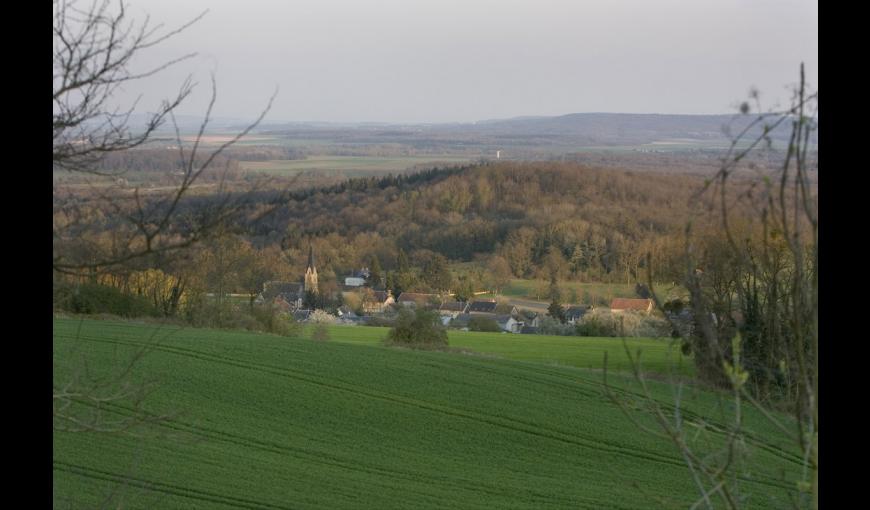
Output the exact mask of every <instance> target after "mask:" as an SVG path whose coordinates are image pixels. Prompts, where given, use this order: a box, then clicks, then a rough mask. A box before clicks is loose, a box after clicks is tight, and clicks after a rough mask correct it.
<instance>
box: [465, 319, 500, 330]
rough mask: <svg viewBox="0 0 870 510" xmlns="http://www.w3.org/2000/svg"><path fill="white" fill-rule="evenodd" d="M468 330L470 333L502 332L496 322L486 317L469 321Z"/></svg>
mask: <svg viewBox="0 0 870 510" xmlns="http://www.w3.org/2000/svg"><path fill="white" fill-rule="evenodd" d="M468 329H469V330H470V331H490V332H496V333H497V332H499V331H501V328H500V327H498V323H497V322H496V321H494V320H493V319H488V318H486V317H472V318H471V319H470V320H469V321H468Z"/></svg>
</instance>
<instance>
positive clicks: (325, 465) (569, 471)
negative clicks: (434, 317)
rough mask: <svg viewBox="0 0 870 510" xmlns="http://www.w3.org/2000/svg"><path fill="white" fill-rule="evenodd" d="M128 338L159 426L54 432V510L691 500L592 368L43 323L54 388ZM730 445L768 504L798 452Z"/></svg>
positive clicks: (128, 326) (101, 366) (674, 467)
mask: <svg viewBox="0 0 870 510" xmlns="http://www.w3.org/2000/svg"><path fill="white" fill-rule="evenodd" d="M348 329H351V328H348ZM363 329H364V328H357V330H360V331H361V330H363ZM503 336H507V335H503ZM493 341H495V339H493ZM456 343H458V341H457V342H456ZM142 345H150V346H151V351H150V352H149V353H148V355H147V356H145V357H144V358H143V359H142V361H141V364H140V365H139V366H137V371H136V376H137V377H144V376H145V374H147V375H148V378H149V379H153V380H156V381H157V389H156V390H155V392H154V393H153V394H151V395H150V396H149V398H148V401H147V408H148V409H149V411H151V412H153V413H177V414H176V417H175V418H174V419H173V420H172V421H171V422H169V423H168V424H165V425H162V426H160V427H151V428H147V429H143V430H135V431H134V432H137V433H139V434H140V435H141V436H142V437H140V438H135V437H130V436H128V435H106V434H103V435H95V434H90V433H60V432H56V433H55V434H54V491H55V492H54V499H55V508H67V507H68V506H69V507H72V508H93V507H96V506H97V504H98V502H99V501H101V500H102V499H104V498H106V497H107V496H108V495H110V494H111V493H112V491H115V496H116V497H121V498H123V506H124V507H125V508H217V509H220V508H258V509H259V508H269V509H284V508H464V509H467V508H596V509H598V508H620V509H628V508H649V507H650V505H652V504H653V501H654V499H655V498H662V499H664V500H665V501H666V502H669V504H671V505H673V506H676V507H683V508H686V507H688V506H689V504H690V503H691V501H693V496H694V493H693V488H692V485H691V482H690V477H689V474H688V471H687V469H686V468H685V467H684V466H683V464H682V462H681V460H680V459H679V458H678V456H677V455H676V453H675V452H674V451H673V450H672V449H671V448H670V447H669V446H668V445H666V444H664V443H662V442H660V441H659V440H657V439H655V438H652V437H650V436H648V435H646V434H643V433H641V432H639V431H638V430H637V429H636V427H635V426H633V425H632V424H630V423H629V422H628V421H627V420H626V419H625V417H624V416H623V414H622V413H621V411H620V410H619V409H618V408H617V407H616V406H614V405H613V404H612V403H610V402H609V401H608V400H607V399H606V398H605V397H604V396H603V395H602V388H601V384H600V373H596V372H589V371H585V370H582V369H577V368H572V367H557V366H548V365H543V364H537V363H529V362H520V361H512V360H503V359H490V358H485V357H478V356H469V355H461V354H450V353H439V352H419V351H407V350H399V349H389V348H383V347H371V346H363V345H349V344H345V343H340V342H327V343H318V342H313V341H310V340H302V339H299V340H297V339H288V338H282V337H276V336H270V335H259V334H251V333H240V332H221V331H212V330H197V329H184V330H181V329H178V328H175V327H165V328H162V329H157V327H156V326H154V325H145V324H135V323H124V322H103V321H81V322H80V321H78V320H55V321H54V372H55V384H58V383H59V382H60V381H66V380H68V379H69V377H70V376H71V374H72V373H73V372H74V371H75V370H76V369H77V367H78V368H80V367H83V366H84V365H83V360H84V359H87V361H88V364H87V366H88V368H89V371H90V373H91V375H93V376H99V375H100V374H101V373H102V374H105V373H106V372H107V371H110V370H111V367H113V366H116V364H117V363H118V362H120V361H123V360H124V359H125V358H126V356H128V355H129V354H130V353H131V352H132V351H133V350H134V349H136V348H138V347H140V346H142ZM617 383H618V384H619V385H621V386H623V387H627V386H626V384H627V383H626V382H625V381H621V382H620V381H617ZM656 388H657V389H656V391H658V392H660V394H661V397H662V398H663V399H664V400H666V401H669V400H670V398H671V397H670V393H669V392H668V391H667V390H666V389H665V388H664V387H659V386H656ZM684 405H685V407H684V409H683V413H684V415H686V416H688V417H692V416H693V415H694V414H693V413H694V412H696V411H698V410H703V411H705V413H706V412H708V411H709V409H711V408H714V407H715V406H716V405H717V399H716V398H715V397H714V396H712V395H710V394H707V393H700V392H691V393H690V394H689V395H687V397H686V401H685V403H684ZM107 411H109V412H110V414H109V416H112V414H111V413H117V414H118V415H124V414H125V413H128V412H129V409H127V408H126V407H125V406H124V405H120V406H109V408H108V409H107ZM641 418H642V416H641ZM746 427H747V429H748V430H750V431H751V436H750V437H756V438H757V437H765V438H768V437H772V432H771V431H770V430H769V429H768V428H766V426H765V425H764V423H763V422H762V421H760V420H759V419H758V417H757V416H755V415H753V414H751V413H750V414H749V415H747V417H746ZM747 447H748V449H749V451H750V454H751V455H752V457H751V461H752V475H751V480H747V482H746V484H745V490H746V493H745V495H746V496H747V497H748V498H749V500H750V503H751V506H752V507H753V508H762V507H766V506H768V505H769V504H773V503H778V504H783V503H784V502H785V501H784V498H785V491H786V490H788V489H791V488H793V487H794V482H793V480H794V476H795V473H796V471H797V469H798V461H797V458H796V457H795V455H794V454H792V453H790V452H785V451H782V450H780V449H779V448H778V447H777V446H776V445H775V444H772V442H771V440H769V439H768V440H765V441H761V440H758V439H754V440H750V441H749V443H748V445H747ZM781 472H784V473H786V475H785V476H786V478H787V479H786V480H783V479H782V477H783V475H782V474H781ZM122 480H123V481H124V483H121V481H122ZM635 484H636V487H635V486H634V485H635ZM771 498H776V499H775V501H774V500H772V499H771ZM109 506H111V507H115V506H117V501H114V502H113V504H112V505H109Z"/></svg>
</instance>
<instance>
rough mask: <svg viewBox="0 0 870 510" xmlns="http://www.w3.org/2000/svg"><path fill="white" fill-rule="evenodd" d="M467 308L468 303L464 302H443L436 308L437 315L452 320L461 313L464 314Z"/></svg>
mask: <svg viewBox="0 0 870 510" xmlns="http://www.w3.org/2000/svg"><path fill="white" fill-rule="evenodd" d="M467 308H468V302H466V301H445V302H443V303H441V307H439V308H438V313H439V314H441V315H442V316H447V317H450V318H453V317H456V316H457V315H459V314H461V313H465V310H466V309H467Z"/></svg>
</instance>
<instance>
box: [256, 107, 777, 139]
mask: <svg viewBox="0 0 870 510" xmlns="http://www.w3.org/2000/svg"><path fill="white" fill-rule="evenodd" d="M754 119H755V116H754V115H669V114H638V113H572V114H568V115H560V116H555V117H517V118H511V119H491V120H485V121H480V122H471V123H443V124H381V123H358V124H345V123H334V124H330V123H304V122H300V123H285V124H270V125H264V126H262V127H261V131H262V132H268V133H270V134H274V135H287V136H300V137H302V138H304V137H305V136H304V134H305V133H306V132H318V133H320V134H321V135H322V134H324V133H327V132H329V133H331V134H337V133H339V132H341V133H343V134H344V135H345V136H347V137H349V138H348V141H350V139H352V138H356V137H364V138H365V140H363V139H360V140H358V141H365V142H369V143H371V142H373V141H375V139H377V138H382V140H380V141H387V139H389V138H399V137H401V138H402V142H409V141H410V139H414V138H416V139H419V140H423V139H426V140H439V141H441V142H446V141H448V140H450V141H451V142H456V141H460V140H464V141H466V142H468V143H471V144H473V145H486V146H491V147H498V146H502V147H508V146H542V145H544V146H551V147H556V146H559V147H586V146H636V145H645V144H662V146H667V145H669V144H670V145H688V146H693V145H697V146H699V147H704V146H707V145H710V144H711V143H712V144H716V145H718V146H721V145H722V144H726V143H727V142H728V141H730V139H731V136H732V135H736V134H737V133H739V132H740V131H741V130H742V129H744V128H745V127H746V126H747V125H748V124H749V123H750V122H752V121H753V120H754ZM761 130H762V126H758V128H757V129H754V130H752V132H751V133H750V135H754V136H757V135H759V134H760V133H761ZM789 134H790V126H787V125H786V124H785V123H783V124H782V125H780V126H779V127H778V128H777V129H775V130H773V131H771V133H770V136H771V138H772V139H773V140H774V141H777V142H783V143H785V142H787V141H788V137H789Z"/></svg>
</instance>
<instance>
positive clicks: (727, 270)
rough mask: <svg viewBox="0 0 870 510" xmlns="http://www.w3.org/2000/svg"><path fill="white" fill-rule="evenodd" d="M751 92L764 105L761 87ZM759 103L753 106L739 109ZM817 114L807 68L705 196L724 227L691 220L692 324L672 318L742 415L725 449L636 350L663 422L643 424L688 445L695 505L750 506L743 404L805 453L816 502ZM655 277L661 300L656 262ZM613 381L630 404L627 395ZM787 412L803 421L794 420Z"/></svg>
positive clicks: (734, 148) (650, 402) (799, 503)
mask: <svg viewBox="0 0 870 510" xmlns="http://www.w3.org/2000/svg"><path fill="white" fill-rule="evenodd" d="M751 96H752V98H753V99H754V100H755V103H756V105H755V107H756V108H757V110H758V112H761V106H760V104H759V103H760V102H759V101H758V94H757V93H752V94H751ZM751 108H752V106H751V105H750V104H749V103H748V102H747V103H743V104H742V105H741V112H742V113H743V114H747V113H749V111H750V110H751ZM817 115H818V94H817V93H810V92H808V90H807V84H806V81H805V78H804V69H803V65H801V70H800V82H799V84H798V86H797V87H796V90H795V92H794V98H793V102H792V105H791V106H790V107H789V108H788V109H786V110H784V111H778V112H771V113H758V114H757V115H756V117H755V118H754V120H753V121H752V122H750V123H749V124H748V125H746V126H745V127H744V128H743V129H742V130H741V131H740V132H739V133H737V134H736V135H734V136H733V138H732V144H731V146H730V149H729V150H728V152H727V154H726V155H725V157H724V158H723V159H722V165H721V167H720V168H719V170H718V172H717V173H716V175H715V176H714V177H713V178H712V179H710V180H709V181H708V182H707V183H706V184H705V186H704V187H703V188H702V189H701V190H700V191H699V193H698V195H696V197H695V198H696V200H699V201H700V200H702V199H703V201H704V203H705V204H706V209H705V212H706V213H709V214H710V216H709V218H712V220H713V221H712V222H711V225H713V226H714V227H715V229H716V232H717V235H713V236H710V235H705V236H700V237H699V236H698V235H697V230H698V229H697V222H690V223H689V224H688V225H687V228H686V245H685V253H684V256H683V262H684V264H685V266H684V267H685V274H684V278H683V282H682V283H683V286H684V287H685V288H686V289H687V290H688V291H689V294H690V310H691V314H692V319H693V321H694V327H692V328H688V329H686V328H682V327H679V325H678V324H677V323H676V317H674V316H669V319H671V320H672V323H673V326H674V329H675V330H678V331H681V332H683V336H684V338H683V341H684V342H685V344H686V345H688V346H690V348H691V351H692V354H693V355H694V358H695V365H696V369H697V371H698V373H699V376H701V378H702V380H704V381H705V382H706V383H708V384H712V385H714V386H718V387H719V388H722V389H725V390H727V392H728V394H730V395H731V399H732V401H733V404H734V405H733V406H732V416H731V419H730V420H729V422H728V423H727V424H726V425H725V426H724V429H722V430H720V431H719V432H720V433H722V434H724V437H725V440H724V441H723V442H722V443H721V444H720V445H719V446H718V449H717V450H716V451H714V452H711V453H709V454H707V455H703V456H702V455H700V454H698V451H697V447H696V446H695V445H693V443H692V441H690V440H689V439H688V435H687V433H686V429H687V427H686V425H694V426H700V427H703V426H704V425H703V424H702V423H701V424H699V423H690V422H689V421H687V418H686V417H685V416H684V415H681V412H680V403H681V398H682V397H681V396H682V391H683V384H682V383H681V382H680V383H677V382H673V383H672V384H673V386H674V387H675V388H676V389H675V406H673V408H672V409H671V410H666V409H665V406H663V405H662V404H660V403H659V402H658V401H657V400H656V399H655V398H654V397H653V395H652V394H651V392H650V391H649V388H648V386H647V384H646V381H645V379H644V375H643V372H642V371H641V370H640V365H639V360H638V357H637V356H636V357H634V358H632V365H633V374H634V378H635V380H637V381H639V382H640V384H641V388H642V391H641V394H640V396H639V397H637V400H640V401H641V404H640V405H643V406H644V408H646V409H648V410H649V411H650V413H651V414H652V415H653V417H654V418H655V421H656V423H657V425H658V426H659V429H660V431H656V430H652V429H649V428H648V427H645V429H646V430H647V431H649V432H650V433H653V434H656V435H659V436H660V437H663V438H666V439H667V440H669V441H670V442H672V443H673V444H674V445H675V446H676V447H677V449H678V450H679V452H680V454H681V456H682V457H683V459H684V460H685V462H686V465H687V466H688V468H689V471H690V473H691V475H692V479H693V481H694V483H695V486H696V487H697V488H698V492H699V499H698V501H697V502H696V503H695V505H694V506H693V508H696V507H702V508H708V509H710V508H715V507H717V506H718V505H717V504H716V503H717V502H718V503H719V504H721V505H722V506H724V507H725V508H741V507H742V506H743V501H742V499H741V488H740V485H741V484H740V477H739V476H738V475H739V474H742V473H741V471H740V469H741V467H740V466H741V462H740V461H741V460H742V458H743V456H744V453H745V452H744V446H745V444H746V437H747V436H746V434H747V431H746V430H745V427H744V423H743V421H744V420H743V413H744V410H743V406H744V404H749V405H750V406H751V407H753V408H755V409H756V411H757V412H759V413H760V414H761V415H762V416H763V417H764V418H766V419H767V420H768V421H769V423H770V424H772V425H773V427H772V428H773V429H774V430H776V431H778V433H779V434H780V435H781V438H782V439H785V440H787V441H788V442H789V443H790V444H791V445H792V446H794V447H795V448H796V449H797V450H798V451H799V452H800V454H801V459H802V469H801V473H800V478H799V479H798V480H795V481H794V482H796V485H795V488H796V491H795V493H794V494H793V495H792V500H791V502H792V504H793V506H794V507H796V508H805V507H811V508H814V509H815V508H818V425H819V423H818V421H819V416H818V199H817V190H818V187H817V181H816V176H817V173H816V172H817V171H818V159H817V158H818V151H817V148H816V150H814V151H813V150H811V146H812V145H813V134H814V133H815V132H816V131H817V129H818V120H817ZM785 127H790V136H789V139H788V145H787V147H786V149H785V155H784V157H782V159H781V162H780V164H778V165H776V166H773V167H771V166H770V165H769V162H770V161H771V156H772V155H775V154H777V152H776V151H775V150H774V149H775V146H774V143H773V139H772V136H771V135H772V133H773V131H774V130H776V129H778V128H785ZM753 133H758V134H753ZM711 242H712V243H713V244H711ZM647 260H648V265H650V264H651V257H648V258H647ZM647 276H648V285H649V287H650V289H651V291H652V293H653V298H654V299H655V301H656V304H657V305H658V306H659V308H660V309H661V308H662V306H661V302H660V298H659V296H658V294H657V293H656V292H655V291H654V289H653V284H652V268H650V271H649V274H648V275H647ZM629 354H630V353H629ZM605 364H606V358H605ZM606 383H607V380H606V373H605V384H606ZM607 388H608V394H609V395H610V396H611V398H612V400H613V401H615V402H617V403H618V404H620V405H621V406H623V408H624V409H626V410H627V409H628V406H627V403H626V402H625V400H626V399H625V397H624V396H619V395H618V394H617V393H616V392H614V391H612V390H611V389H610V387H609V386H607ZM630 400H634V399H630ZM633 404H637V402H634V403H633ZM782 410H787V411H789V412H790V413H791V414H792V415H793V416H794V420H793V421H790V422H789V421H787V420H784V419H783V418H782V415H781V414H780V413H781V411H782ZM627 414H629V413H627ZM639 425H640V424H639ZM693 428H694V427H693Z"/></svg>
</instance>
